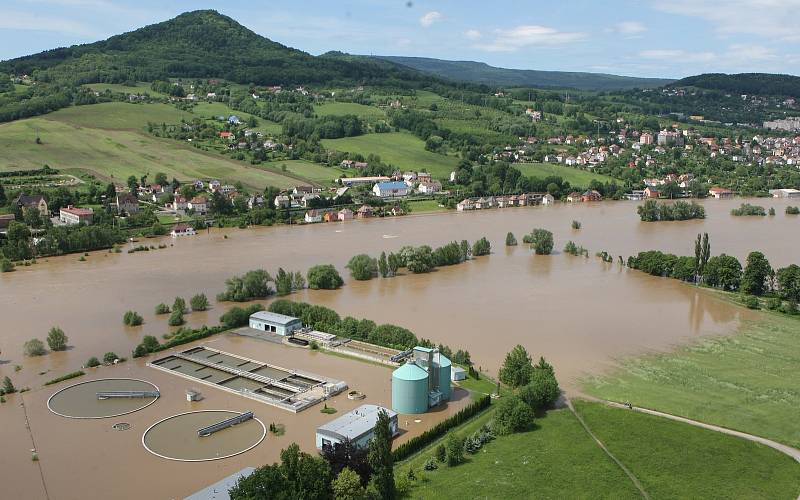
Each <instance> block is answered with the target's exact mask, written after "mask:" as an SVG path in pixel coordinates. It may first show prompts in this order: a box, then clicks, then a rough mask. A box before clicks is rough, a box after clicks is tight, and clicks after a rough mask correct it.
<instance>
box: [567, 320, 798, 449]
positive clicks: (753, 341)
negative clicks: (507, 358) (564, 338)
mask: <svg viewBox="0 0 800 500" xmlns="http://www.w3.org/2000/svg"><path fill="white" fill-rule="evenodd" d="M798 332H800V320H799V319H795V318H787V317H781V316H777V315H773V314H768V313H763V319H761V320H759V321H757V322H750V323H746V324H743V325H742V326H741V327H740V331H739V332H738V333H737V334H735V335H732V336H727V337H720V338H715V339H706V340H702V341H699V342H697V343H695V344H693V345H690V346H687V347H684V348H681V349H680V350H678V351H677V352H674V353H670V354H658V355H652V356H645V357H641V358H634V359H629V360H625V361H623V362H622V364H621V367H620V368H619V369H618V370H617V371H616V372H613V373H610V374H608V375H605V376H600V377H595V378H590V379H586V380H584V384H583V386H584V390H585V391H586V392H587V393H588V394H591V395H594V396H597V397H600V398H603V399H608V400H613V401H630V402H631V403H633V404H634V405H637V406H643V407H647V408H653V409H657V410H661V411H665V412H669V413H673V414H676V415H681V416H685V417H688V418H691V419H694V420H700V421H703V422H708V423H713V424H717V425H722V426H724V427H728V428H732V429H737V430H740V431H744V432H748V433H750V434H755V435H758V436H762V437H766V438H770V439H774V440H776V441H780V442H783V443H786V444H788V445H791V446H795V447H799V446H800V419H798V408H800V336H798Z"/></svg>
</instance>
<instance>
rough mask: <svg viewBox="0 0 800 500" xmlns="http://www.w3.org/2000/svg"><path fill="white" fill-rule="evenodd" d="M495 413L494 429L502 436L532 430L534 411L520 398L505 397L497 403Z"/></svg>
mask: <svg viewBox="0 0 800 500" xmlns="http://www.w3.org/2000/svg"><path fill="white" fill-rule="evenodd" d="M496 406H497V410H495V412H494V429H495V431H496V432H497V433H498V434H500V435H507V434H513V433H515V432H521V431H524V430H527V429H529V428H530V426H531V425H532V424H533V419H534V415H533V409H532V408H531V407H530V406H528V405H527V403H525V401H523V400H522V399H521V398H520V397H519V396H514V395H511V396H505V397H503V398H500V401H499V402H498V403H497V405H496Z"/></svg>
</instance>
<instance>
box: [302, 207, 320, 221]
mask: <svg viewBox="0 0 800 500" xmlns="http://www.w3.org/2000/svg"><path fill="white" fill-rule="evenodd" d="M305 221H306V223H308V224H313V223H315V222H322V212H320V211H319V210H309V211H308V212H306V215H305Z"/></svg>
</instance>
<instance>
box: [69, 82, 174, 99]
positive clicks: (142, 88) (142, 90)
mask: <svg viewBox="0 0 800 500" xmlns="http://www.w3.org/2000/svg"><path fill="white" fill-rule="evenodd" d="M83 87H86V88H90V89H92V90H94V91H95V92H105V91H106V90H110V91H111V92H115V93H121V94H148V95H149V96H150V97H166V95H164V94H162V93H161V92H156V91H155V90H153V89H151V88H150V84H149V83H148V82H136V84H135V85H125V84H122V83H89V84H86V85H83Z"/></svg>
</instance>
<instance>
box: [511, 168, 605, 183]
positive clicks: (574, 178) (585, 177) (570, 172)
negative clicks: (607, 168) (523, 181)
mask: <svg viewBox="0 0 800 500" xmlns="http://www.w3.org/2000/svg"><path fill="white" fill-rule="evenodd" d="M513 167H514V168H516V169H519V171H520V172H522V175H524V176H526V177H539V178H542V179H543V178H545V177H550V176H556V177H561V178H562V179H564V180H565V181H568V182H569V183H570V184H571V185H572V186H579V187H589V183H590V182H592V180H595V179H596V180H598V181H600V182H612V181H614V180H615V179H614V178H613V177H609V176H607V175H603V174H597V173H594V172H589V171H586V170H581V169H578V168H575V167H567V166H566V165H559V164H554V163H515V164H514V165H513Z"/></svg>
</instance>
